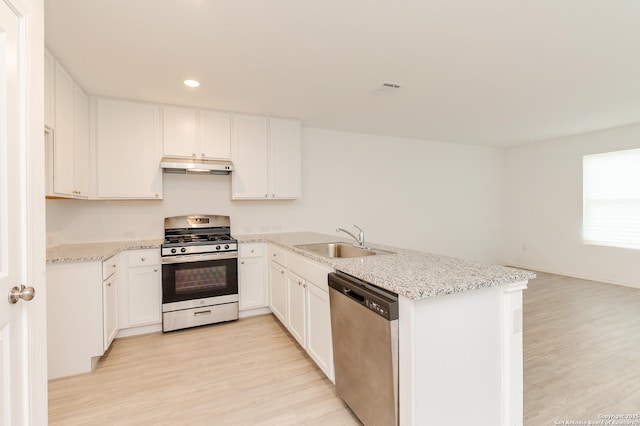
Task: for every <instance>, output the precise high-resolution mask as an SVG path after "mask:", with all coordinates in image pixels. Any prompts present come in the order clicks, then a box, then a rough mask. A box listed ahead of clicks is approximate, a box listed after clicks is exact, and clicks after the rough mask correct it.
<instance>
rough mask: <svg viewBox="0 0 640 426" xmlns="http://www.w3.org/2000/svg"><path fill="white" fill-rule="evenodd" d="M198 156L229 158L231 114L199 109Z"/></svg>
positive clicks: (215, 158) (219, 158)
mask: <svg viewBox="0 0 640 426" xmlns="http://www.w3.org/2000/svg"><path fill="white" fill-rule="evenodd" d="M197 155H198V156H200V157H204V158H208V159H214V160H230V159H231V114H229V113H228V112H219V111H208V110H200V152H199V153H198V154H197Z"/></svg>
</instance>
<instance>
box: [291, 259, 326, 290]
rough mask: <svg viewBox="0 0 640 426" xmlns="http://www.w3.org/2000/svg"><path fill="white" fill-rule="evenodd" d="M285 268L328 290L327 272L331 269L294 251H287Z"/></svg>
mask: <svg viewBox="0 0 640 426" xmlns="http://www.w3.org/2000/svg"><path fill="white" fill-rule="evenodd" d="M287 268H288V269H289V270H290V271H291V272H293V273H295V274H296V275H299V276H301V277H302V278H304V279H305V280H306V281H307V282H310V283H312V284H313V285H315V286H316V287H318V288H319V289H320V290H322V291H325V292H327V293H328V292H329V284H328V282H327V275H328V274H329V272H333V269H332V268H330V267H328V266H324V265H320V264H318V263H315V262H313V261H310V260H307V259H306V258H304V257H303V256H300V255H298V254H295V253H288V255H287Z"/></svg>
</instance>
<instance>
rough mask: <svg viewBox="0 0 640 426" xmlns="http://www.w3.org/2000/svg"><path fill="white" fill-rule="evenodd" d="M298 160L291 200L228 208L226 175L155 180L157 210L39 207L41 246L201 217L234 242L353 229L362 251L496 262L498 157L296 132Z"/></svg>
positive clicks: (476, 150) (93, 204) (128, 204)
mask: <svg viewBox="0 0 640 426" xmlns="http://www.w3.org/2000/svg"><path fill="white" fill-rule="evenodd" d="M302 151H303V154H302V155H303V159H302V164H303V199H301V200H296V201H275V202H274V201H231V200H230V178H229V177H228V176H200V175H164V200H162V201H72V200H49V201H48V202H47V208H48V211H47V226H48V231H49V233H50V235H51V236H53V237H54V238H52V239H51V240H52V241H51V242H53V243H59V242H67V243H77V242H88V241H110V240H119V239H146V238H160V237H161V236H162V232H163V231H162V226H163V218H164V217H166V216H174V215H182V214H192V213H204V214H223V215H229V216H231V219H232V228H233V230H234V231H235V233H251V232H273V231H302V230H309V231H317V232H323V233H327V234H335V228H336V227H338V226H339V227H343V228H347V229H349V228H351V225H352V224H354V223H355V224H357V225H359V226H361V227H363V228H364V229H365V231H366V236H367V240H368V241H371V242H378V243H383V244H390V245H394V246H398V247H405V248H412V249H417V250H423V251H429V252H433V253H440V254H446V255H452V256H458V257H465V258H471V259H478V260H483V261H489V262H497V261H498V260H500V257H501V256H500V255H501V247H500V244H501V222H502V212H503V198H504V193H503V184H502V182H503V174H504V162H503V160H504V152H503V151H502V150H498V149H492V148H483V147H474V146H465V145H454V144H446V143H437V142H426V141H418V140H410V139H402V138H390V137H381V136H372V135H364V134H355V133H345V132H335V131H327V130H319V129H309V128H305V129H303V145H302ZM132 234H133V235H132ZM56 235H57V236H58V237H56ZM335 235H338V234H335Z"/></svg>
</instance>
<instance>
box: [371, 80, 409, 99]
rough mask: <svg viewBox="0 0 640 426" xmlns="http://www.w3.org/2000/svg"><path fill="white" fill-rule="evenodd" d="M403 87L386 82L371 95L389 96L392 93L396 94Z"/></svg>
mask: <svg viewBox="0 0 640 426" xmlns="http://www.w3.org/2000/svg"><path fill="white" fill-rule="evenodd" d="M401 87H402V85H401V84H398V83H390V82H386V83H382V84H381V85H380V86H378V87H376V88H375V89H373V91H371V94H372V95H381V96H389V95H390V94H392V93H396V92H397V91H398V90H399V89H400V88H401Z"/></svg>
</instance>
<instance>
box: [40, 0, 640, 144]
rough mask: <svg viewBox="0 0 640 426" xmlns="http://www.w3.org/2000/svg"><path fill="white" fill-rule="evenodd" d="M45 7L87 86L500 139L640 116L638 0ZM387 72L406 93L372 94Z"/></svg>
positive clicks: (63, 2) (356, 124)
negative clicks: (193, 84)
mask: <svg viewBox="0 0 640 426" xmlns="http://www.w3.org/2000/svg"><path fill="white" fill-rule="evenodd" d="M45 13H46V18H45V25H46V45H47V47H48V48H49V49H50V50H51V52H52V53H53V54H54V55H55V56H56V57H57V58H58V59H59V60H60V62H61V63H62V64H63V65H64V66H65V68H67V70H68V71H69V72H70V73H71V74H72V75H73V76H74V78H75V79H76V80H77V81H78V83H79V84H80V85H81V86H82V87H83V88H84V89H85V90H86V91H87V92H89V93H91V94H97V95H108V96H115V97H123V98H131V99H139V100H148V101H154V102H162V103H173V104H182V105H190V106H201V107H210V108H214V109H221V110H227V111H236V112H246V113H255V114H263V115H270V116H282V117H294V118H299V119H301V120H302V121H303V123H304V125H305V126H307V127H318V128H326V129H336V130H345V131H354V132H362V133H372V134H379V135H391V136H402V137H410V138H417V139H424V140H433V141H443V142H455V143H465V144H483V145H490V146H496V147H504V146H512V145H516V144H522V143H527V142H533V141H538V140H545V139H551V138H555V137H559V136H566V135H570V134H576V133H583V132H589V131H593V130H599V129H603V128H609V127H615V126H621V125H626V124H631V123H637V122H640V2H638V1H637V0H623V1H618V0H521V1H513V0H483V1H478V0H269V1H267V0H45ZM187 78H193V79H197V80H199V81H200V82H201V83H202V85H201V86H200V88H198V89H188V88H186V87H185V86H183V84H182V81H183V80H185V79H187ZM383 82H394V83H400V84H402V85H403V87H402V88H401V89H399V90H398V91H397V92H396V93H394V94H392V95H389V96H381V95H374V94H371V93H370V92H371V91H373V90H374V89H375V88H376V87H377V86H379V85H380V84H382V83H383Z"/></svg>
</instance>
